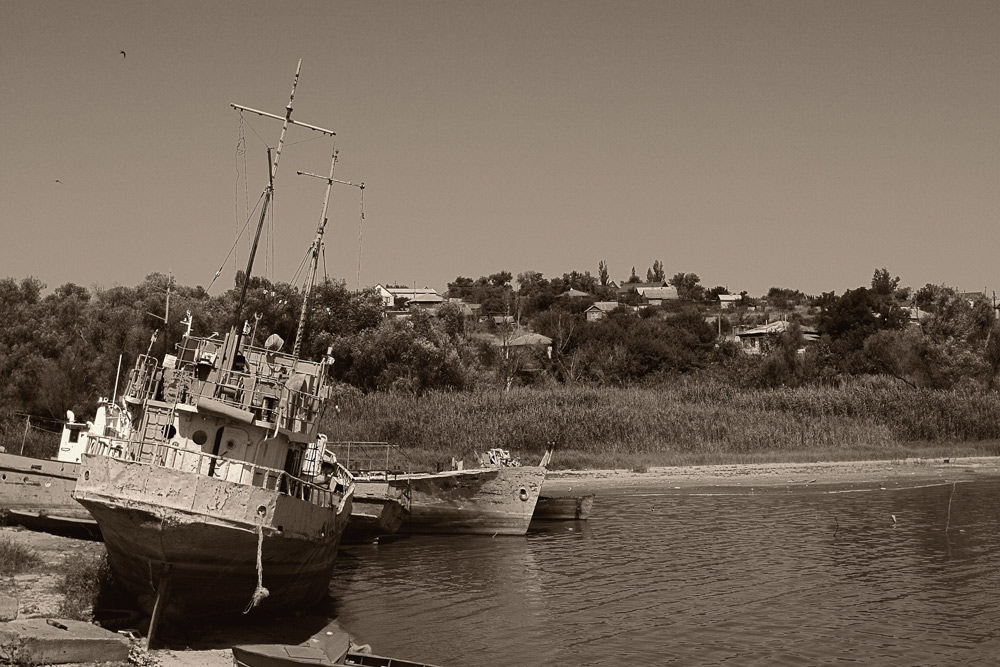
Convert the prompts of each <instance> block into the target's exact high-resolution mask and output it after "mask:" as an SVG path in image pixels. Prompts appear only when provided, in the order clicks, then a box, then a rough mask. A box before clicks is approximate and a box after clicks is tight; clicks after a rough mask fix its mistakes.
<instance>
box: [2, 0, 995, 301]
mask: <svg viewBox="0 0 1000 667" xmlns="http://www.w3.org/2000/svg"><path fill="white" fill-rule="evenodd" d="M120 51H125V53H126V55H125V56H124V57H123V56H122V54H121V53H120ZM300 58H301V59H302V61H303V64H302V74H301V79H300V82H299V87H298V90H297V91H296V96H295V102H294V105H293V106H294V109H295V111H294V115H293V117H294V118H296V119H298V120H300V121H302V122H306V123H311V124H314V125H318V126H321V127H326V128H330V129H332V130H334V131H336V132H337V133H338V136H337V138H336V148H337V149H338V150H339V162H338V165H337V171H336V177H337V178H340V179H342V180H347V181H354V182H359V181H364V182H365V183H366V189H365V192H364V195H365V197H364V211H365V222H364V227H363V243H362V244H361V279H360V282H361V284H362V285H371V284H374V283H376V282H383V283H384V282H399V283H403V284H414V283H416V284H417V285H418V286H424V285H427V286H431V287H437V288H439V289H444V288H445V286H446V284H447V283H448V282H449V281H451V280H454V279H455V277H456V276H460V275H461V276H467V277H470V278H476V277H478V276H480V275H488V274H490V273H494V272H496V271H500V270H508V271H511V272H512V273H514V274H515V275H516V274H517V273H519V272H521V271H525V270H534V271H540V272H541V273H542V274H544V275H545V276H546V277H552V276H556V275H561V274H562V273H564V272H568V271H571V270H578V271H585V270H589V271H591V273H593V274H595V275H596V273H597V265H598V262H599V261H600V260H605V261H606V262H607V263H608V265H609V268H610V272H611V277H612V278H614V279H617V280H624V279H626V278H627V277H628V275H629V273H630V272H631V269H632V267H633V266H635V268H636V271H637V272H638V273H639V274H640V275H641V276H644V275H645V271H646V269H647V268H648V267H649V266H650V265H651V264H652V263H653V261H654V260H661V261H662V262H663V264H664V267H665V269H666V270H667V273H668V275H671V274H673V273H675V272H677V271H685V272H694V273H697V274H698V275H699V276H701V279H702V283H703V284H704V285H706V286H708V287H712V286H715V285H728V286H729V288H730V289H731V290H733V291H740V290H747V291H748V292H750V294H751V295H754V296H757V295H760V294H763V293H765V292H766V291H767V289H768V288H769V287H771V286H780V287H789V288H795V289H800V290H802V291H804V292H806V293H810V294H818V293H820V292H824V291H831V290H832V291H836V292H837V293H841V292H842V291H843V290H845V289H848V288H854V287H858V286H861V285H867V284H868V283H869V281H870V280H871V276H872V273H873V271H874V270H875V269H877V268H880V267H883V266H884V267H886V268H888V269H889V271H890V272H891V273H892V274H893V275H899V276H900V277H901V278H902V284H904V285H911V286H913V287H920V286H922V285H924V284H926V283H944V284H947V285H950V286H953V287H957V288H960V289H962V290H965V291H973V290H981V289H984V288H987V289H989V290H991V291H992V290H993V289H997V285H998V282H1000V281H997V280H996V270H995V264H996V254H997V248H998V246H1000V226H998V224H997V223H998V214H1000V2H996V1H995V0H991V1H987V2H964V1H960V0H959V1H950V0H949V1H945V0H941V1H939V2H918V1H912V0H906V1H900V2H885V1H883V2H880V1H878V0H875V1H872V0H864V1H858V2H852V1H844V0H836V1H834V0H824V1H822V2H810V1H805V0H793V1H788V2H785V1H770V2H753V1H746V0H739V1H735V2H721V1H701V0H691V1H682V2H672V1H667V0H660V1H651V2H627V1H624V2H623V1H620V0H618V1H611V0H607V1H603V2H592V1H587V0H572V1H555V0H534V1H530V2H529V1H520V0H505V1H503V2H500V1H484V0H441V1H414V0H406V1H398V2H379V1H371V2H336V1H332V0H330V1H327V0H324V1H322V2H276V1H269V2H219V1H210V2H206V1H204V0H198V1H196V2H174V1H170V2H161V1H157V2H141V1H140V2H136V1H132V0H129V1H125V2H110V1H87V2H80V1H76V0H72V1H59V2H56V1H48V0H3V1H2V2H0V146H2V160H0V202H2V209H0V232H2V235H0V277H4V276H13V277H16V278H22V277H25V276H28V275H34V276H37V277H38V278H40V279H41V280H42V281H43V282H45V283H46V284H47V285H48V286H49V288H50V289H51V288H53V287H55V286H57V285H60V284H62V283H64V282H70V281H72V282H76V283H79V284H82V285H87V286H91V285H104V286H110V285H115V284H120V285H135V284H137V283H138V282H139V281H141V280H142V278H143V277H144V276H145V275H146V274H148V273H151V272H154V271H158V272H163V273H166V272H168V271H170V272H173V274H174V275H175V277H176V278H177V279H178V281H179V282H181V283H183V284H188V285H195V284H201V285H205V286H208V284H209V283H210V282H211V281H212V278H213V276H214V274H215V272H216V270H217V269H219V268H220V267H222V266H223V265H224V262H225V258H226V255H227V253H228V252H229V249H230V247H231V246H232V245H233V242H234V240H235V236H236V229H237V227H238V225H240V224H242V222H243V220H244V219H245V218H246V217H247V211H246V202H247V201H248V200H249V205H250V208H251V209H252V208H253V206H254V203H255V202H256V201H257V199H258V197H259V195H260V193H261V190H262V187H263V183H264V181H265V180H266V179H265V174H266V154H265V150H266V148H265V142H266V144H268V145H271V146H273V145H275V144H276V143H277V139H278V134H279V131H280V122H278V121H274V120H269V119H264V118H260V117H257V116H246V117H245V122H244V125H243V132H244V136H245V137H246V153H245V159H246V168H247V171H248V172H249V174H248V178H247V179H246V184H245V185H244V178H243V175H244V171H243V159H244V156H243V155H241V154H239V153H238V152H237V142H238V139H239V137H240V114H238V113H237V112H236V111H234V110H233V109H231V108H230V107H229V104H230V103H237V104H241V105H245V106H249V107H253V108H256V109H261V110H265V111H268V112H271V113H275V114H281V113H283V109H284V106H285V105H286V104H287V102H288V94H289V92H290V90H291V82H292V77H293V75H294V72H295V67H296V63H297V62H298V60H299V59H300ZM309 139H313V136H312V135H311V133H309V132H308V131H305V130H302V129H301V128H299V129H293V130H290V131H289V136H288V142H287V144H286V146H287V147H286V150H285V152H284V153H283V154H282V158H281V163H280V167H279V172H278V176H277V183H276V191H277V198H276V207H275V215H274V227H275V233H274V239H275V240H274V246H273V262H272V261H271V259H270V257H271V255H270V254H269V255H268V264H269V265H268V266H267V267H266V268H267V272H268V273H269V274H270V275H271V276H272V277H273V278H275V279H277V280H285V281H290V280H291V279H292V278H293V276H294V274H295V272H296V270H297V268H298V267H299V264H300V262H301V260H302V257H303V255H304V253H305V252H306V249H307V248H308V245H309V243H310V241H311V239H312V237H313V234H314V231H315V227H316V223H317V222H318V220H319V217H320V212H321V209H322V202H323V190H324V185H323V183H322V182H321V181H318V180H315V179H309V178H305V177H300V176H296V174H295V171H296V170H303V171H310V172H314V173H319V174H323V175H325V174H327V173H328V171H329V161H330V155H331V152H332V142H331V141H330V140H328V139H324V138H320V139H313V140H311V141H306V140H309ZM57 180H58V181H61V182H56V181H57ZM244 188H246V189H244ZM358 194H359V191H358V190H357V189H355V188H349V187H337V188H335V189H334V193H333V205H332V207H331V223H330V228H329V231H328V236H327V256H326V266H327V270H328V272H329V274H330V275H331V276H333V277H343V278H346V279H347V284H348V286H349V287H352V288H353V287H354V286H355V285H356V282H357V274H358V259H359V234H358V232H359V218H360V216H359V212H360V202H359V198H358ZM236 255H237V257H238V258H239V261H240V262H241V263H242V262H245V261H246V256H247V249H246V241H245V240H244V241H243V242H242V243H241V244H240V245H239V249H238V250H237V253H236ZM262 256H263V255H262ZM264 268H265V266H264V264H263V262H262V261H260V262H259V263H258V269H259V271H263V270H264ZM233 272H234V263H233V261H232V259H230V260H229V262H228V263H226V264H225V269H224V271H223V277H222V278H221V279H220V283H217V286H216V287H214V288H213V293H217V292H218V290H219V285H220V284H221V283H223V282H224V283H225V286H228V285H230V284H231V282H232V276H233Z"/></svg>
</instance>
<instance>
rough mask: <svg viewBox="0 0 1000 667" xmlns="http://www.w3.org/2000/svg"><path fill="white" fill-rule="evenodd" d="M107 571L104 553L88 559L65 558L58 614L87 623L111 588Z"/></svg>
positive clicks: (109, 571)
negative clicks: (102, 597)
mask: <svg viewBox="0 0 1000 667" xmlns="http://www.w3.org/2000/svg"><path fill="white" fill-rule="evenodd" d="M111 583H112V582H111V568H110V566H109V565H108V559H107V553H104V554H102V555H100V556H96V557H90V558H73V559H67V560H66V563H65V565H64V571H63V578H62V581H61V582H60V583H59V592H60V593H61V594H62V599H61V600H60V602H59V615H60V616H63V617H65V618H72V619H75V620H78V621H90V620H92V619H93V617H94V607H95V606H96V605H97V603H98V601H99V600H100V598H101V596H102V594H105V590H106V589H107V588H109V587H110V586H111Z"/></svg>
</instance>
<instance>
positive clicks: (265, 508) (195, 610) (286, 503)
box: [74, 61, 354, 642]
mask: <svg viewBox="0 0 1000 667" xmlns="http://www.w3.org/2000/svg"><path fill="white" fill-rule="evenodd" d="M299 66H300V67H301V61H300V62H299ZM295 79H296V82H297V81H298V71H296V75H295ZM294 90H295V86H294V85H293V87H292V91H293V96H294ZM234 106H235V105H234ZM237 108H241V107H237ZM291 113H292V109H291V102H289V106H288V107H287V108H286V114H285V116H284V117H283V120H284V127H283V129H282V134H281V136H282V139H283V138H284V134H285V128H287V126H288V124H289V123H294V122H295V121H292V120H291ZM308 127H310V128H311V129H314V130H319V128H313V127H312V126H308ZM323 132H326V133H327V134H331V135H332V132H329V131H323ZM280 154H281V141H280V140H279V143H278V149H277V151H276V153H275V155H276V156H277V157H275V158H274V160H273V162H272V163H271V170H270V174H269V176H270V178H269V183H268V185H267V186H266V188H265V193H264V206H263V208H262V210H261V217H260V221H259V223H258V227H257V233H258V235H259V234H260V230H261V228H262V227H263V223H264V220H265V217H266V214H267V209H268V204H269V202H270V200H271V197H272V194H273V182H274V175H275V172H276V170H277V166H278V158H279V157H280ZM334 161H335V160H334ZM331 171H332V168H331ZM331 183H332V178H331V179H329V180H328V182H327V194H328V195H329V187H330V184H331ZM323 216H324V217H323V222H322V224H321V225H320V227H319V229H318V231H317V239H316V241H314V251H313V269H315V263H316V259H317V257H318V253H319V249H320V247H321V242H322V233H323V229H324V226H325V222H326V219H325V216H326V205H325V204H324V211H323ZM254 248H255V249H256V244H254ZM253 257H254V253H253V252H251V254H250V258H249V262H248V266H247V270H246V273H245V275H246V276H248V278H247V279H246V280H245V281H244V294H245V289H246V285H247V282H248V281H249V276H250V275H251V270H252V267H253ZM312 275H313V276H314V275H315V271H314V270H313V273H312ZM310 286H311V284H310V285H307V288H306V293H305V296H304V298H303V301H304V304H303V317H304V316H305V313H306V312H307V307H308V303H309V298H308V297H309V291H308V290H309V287H310ZM242 305H243V298H242V297H241V299H240V303H239V305H238V306H237V308H236V317H235V318H234V319H235V322H236V325H235V326H234V327H233V328H232V329H231V330H230V332H229V333H228V334H226V335H225V336H223V337H221V338H220V337H219V336H217V335H216V334H213V335H211V336H208V337H198V336H194V335H192V334H191V328H192V321H191V319H190V318H189V319H188V320H187V322H186V324H187V325H188V330H187V333H185V334H184V335H183V337H182V338H181V340H180V342H179V343H178V344H177V345H176V346H175V350H176V353H175V354H165V355H163V357H162V358H156V357H154V356H151V355H149V354H148V353H147V354H145V355H141V356H140V357H139V358H138V359H137V361H136V363H135V366H134V368H132V370H131V373H130V374H129V376H128V380H127V384H126V388H125V391H124V392H123V395H122V396H121V403H122V407H123V410H122V411H121V412H120V413H119V414H117V415H115V416H114V418H113V419H109V420H108V422H107V424H106V425H105V428H103V429H101V430H99V431H95V432H90V433H88V435H87V439H88V444H87V450H86V453H85V454H84V455H83V460H82V463H81V469H80V475H79V478H78V479H77V484H76V489H75V491H74V497H75V498H76V499H77V500H78V501H79V502H80V503H81V504H83V506H84V507H86V508H87V509H88V510H89V511H90V513H91V514H92V515H93V516H94V518H95V519H96V521H97V523H98V524H99V525H100V528H101V532H102V533H103V535H104V540H105V544H106V547H107V552H108V560H109V564H110V566H111V569H112V572H113V574H114V576H115V579H116V580H117V581H118V582H120V583H121V584H122V585H123V586H124V587H125V588H126V589H127V590H128V591H129V592H131V594H132V595H133V596H135V597H136V599H137V601H138V602H139V604H140V606H141V607H142V608H143V609H144V610H145V611H147V612H149V613H151V614H152V618H151V621H150V629H149V632H148V634H147V642H152V641H153V638H154V635H155V631H156V627H157V623H158V620H159V619H160V617H161V614H167V613H169V614H171V615H172V616H174V617H175V618H177V619H178V620H181V619H183V620H184V621H185V622H187V621H190V620H192V619H196V618H199V617H205V616H213V615H230V614H232V615H236V614H239V613H240V612H244V613H245V612H247V611H250V610H251V609H255V608H259V609H261V610H267V611H270V612H273V611H278V610H298V609H303V608H305V607H308V606H309V605H312V604H314V603H316V602H318V601H319V600H320V599H322V598H323V597H325V596H326V595H327V592H328V587H329V585H330V581H331V578H332V574H333V565H334V559H335V557H336V554H337V547H338V545H339V542H340V538H341V535H342V533H343V530H344V527H345V526H346V525H347V521H348V518H349V516H350V513H351V499H352V496H353V493H354V483H353V480H352V478H351V476H350V474H349V473H348V472H347V471H346V469H344V468H343V467H336V468H335V471H334V475H332V481H331V479H330V478H329V477H328V478H327V479H325V480H323V481H324V483H323V484H321V483H319V480H318V479H317V478H316V477H315V475H316V473H317V472H318V471H317V469H316V468H317V464H318V462H319V461H320V460H321V456H322V452H321V451H319V444H318V443H319V442H320V440H319V439H318V433H317V429H318V423H319V419H320V417H321V415H322V412H323V409H324V406H325V403H326V399H327V398H328V396H329V384H328V382H329V372H328V371H329V369H330V366H331V364H332V363H333V360H332V359H331V358H330V357H329V355H327V356H325V357H324V358H323V359H321V360H319V361H310V360H306V359H303V358H301V357H299V356H298V354H297V351H298V347H299V345H298V341H297V342H296V345H295V347H294V348H293V352H292V354H287V353H282V352H281V347H282V345H283V341H282V340H281V339H280V337H278V336H276V335H272V336H271V337H269V338H268V339H267V342H266V343H265V344H264V346H263V347H258V346H255V345H253V344H251V343H252V341H251V340H250V337H249V336H245V335H244V323H243V321H242V319H241V311H242ZM302 331H303V327H302V325H301V320H300V326H299V336H301V335H302ZM151 347H152V344H151Z"/></svg>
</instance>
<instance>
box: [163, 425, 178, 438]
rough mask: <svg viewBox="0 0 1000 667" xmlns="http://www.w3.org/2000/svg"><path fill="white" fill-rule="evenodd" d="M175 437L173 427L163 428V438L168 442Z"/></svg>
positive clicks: (175, 431) (175, 430)
mask: <svg viewBox="0 0 1000 667" xmlns="http://www.w3.org/2000/svg"><path fill="white" fill-rule="evenodd" d="M175 435H177V429H176V428H175V427H174V425H173V424H167V425H166V426H164V427H163V437H164V438H166V439H167V440H170V438H172V437H174V436H175Z"/></svg>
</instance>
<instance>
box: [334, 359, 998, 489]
mask: <svg viewBox="0 0 1000 667" xmlns="http://www.w3.org/2000/svg"><path fill="white" fill-rule="evenodd" d="M338 402H339V405H340V407H341V412H340V413H339V414H338V415H337V416H336V417H335V418H328V419H327V420H326V422H325V423H324V428H325V432H326V433H328V434H329V435H330V439H331V440H380V441H387V442H390V443H392V444H395V445H398V446H399V447H400V448H401V449H402V450H403V451H404V452H406V453H407V455H408V457H409V458H410V459H411V461H415V462H419V463H421V464H423V467H424V468H425V469H426V468H429V467H432V464H437V465H440V464H441V463H443V462H446V461H450V459H451V457H456V458H460V459H461V458H464V459H465V460H474V459H475V458H476V457H477V456H478V454H479V453H481V452H484V451H486V450H487V449H490V448H493V447H501V448H503V449H508V450H511V452H512V453H513V454H515V455H518V456H520V457H521V459H522V462H524V463H526V464H529V463H534V462H535V461H537V459H538V458H539V457H540V456H541V455H542V453H543V452H544V451H545V449H546V448H548V447H555V449H556V456H555V457H554V460H553V464H554V466H555V467H557V468H559V467H562V468H602V467H615V468H620V467H641V466H655V465H673V464H685V463H721V462H754V461H759V462H764V461H775V460H846V459H849V458H860V459H872V458H899V457H905V456H908V455H916V454H919V453H927V452H935V453H937V452H941V453H945V454H947V453H953V455H959V454H997V453H1000V449H998V442H1000V397H998V396H997V395H996V394H992V393H991V394H975V393H968V392H962V391H935V390H927V389H913V388H909V387H905V386H899V385H897V384H892V383H889V382H886V381H883V380H881V379H878V378H875V379H865V380H861V381H855V382H852V383H849V384H846V385H844V386H841V387H836V388H834V387H807V388H794V389H793V388H781V389H773V390H741V389H738V388H735V387H733V386H731V385H728V384H726V383H723V382H720V381H717V380H713V379H710V378H690V377H689V378H684V379H682V380H679V381H678V382H676V383H672V384H668V385H658V386H650V387H630V388H609V387H592V386H587V387H579V386H578V387H563V386H557V387H546V388H515V389H513V390H511V391H510V392H500V391H477V392H432V393H429V394H425V395H423V396H420V397H416V396H413V395H409V394H393V393H373V394H368V395H363V394H361V393H358V392H351V393H345V394H344V395H342V396H341V397H340V398H339V401H338Z"/></svg>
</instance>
